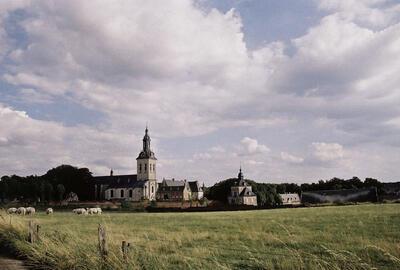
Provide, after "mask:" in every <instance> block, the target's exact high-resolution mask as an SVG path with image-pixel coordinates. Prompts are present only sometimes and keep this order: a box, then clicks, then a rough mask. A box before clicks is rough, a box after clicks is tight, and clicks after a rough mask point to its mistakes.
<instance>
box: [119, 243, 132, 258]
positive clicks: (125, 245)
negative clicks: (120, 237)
mask: <svg viewBox="0 0 400 270" xmlns="http://www.w3.org/2000/svg"><path fill="white" fill-rule="evenodd" d="M130 246H131V244H130V243H127V242H126V241H122V246H121V250H122V257H123V259H124V261H125V262H126V261H127V260H128V250H129V247H130Z"/></svg>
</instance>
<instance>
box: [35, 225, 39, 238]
mask: <svg viewBox="0 0 400 270" xmlns="http://www.w3.org/2000/svg"><path fill="white" fill-rule="evenodd" d="M35 229H36V230H35V241H38V240H39V231H40V225H39V224H36V228H35Z"/></svg>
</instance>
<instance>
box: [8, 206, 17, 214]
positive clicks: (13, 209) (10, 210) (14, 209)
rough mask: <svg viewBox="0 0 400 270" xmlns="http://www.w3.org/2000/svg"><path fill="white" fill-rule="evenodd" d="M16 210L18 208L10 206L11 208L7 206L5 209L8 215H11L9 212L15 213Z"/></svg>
mask: <svg viewBox="0 0 400 270" xmlns="http://www.w3.org/2000/svg"><path fill="white" fill-rule="evenodd" d="M17 210H18V209H17V208H15V207H11V208H8V209H7V213H8V214H10V215H11V214H16V213H17Z"/></svg>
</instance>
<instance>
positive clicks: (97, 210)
mask: <svg viewBox="0 0 400 270" xmlns="http://www.w3.org/2000/svg"><path fill="white" fill-rule="evenodd" d="M87 212H88V214H90V215H93V214H97V215H101V213H102V211H101V208H100V207H95V208H88V209H87Z"/></svg>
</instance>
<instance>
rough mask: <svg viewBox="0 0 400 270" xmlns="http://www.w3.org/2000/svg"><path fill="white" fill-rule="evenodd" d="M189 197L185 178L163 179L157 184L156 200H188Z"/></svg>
mask: <svg viewBox="0 0 400 270" xmlns="http://www.w3.org/2000/svg"><path fill="white" fill-rule="evenodd" d="M190 197H191V191H190V186H189V183H188V182H187V181H186V180H175V179H174V178H173V179H171V180H168V179H164V180H163V181H162V182H161V183H159V184H158V190H157V201H188V200H190Z"/></svg>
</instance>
